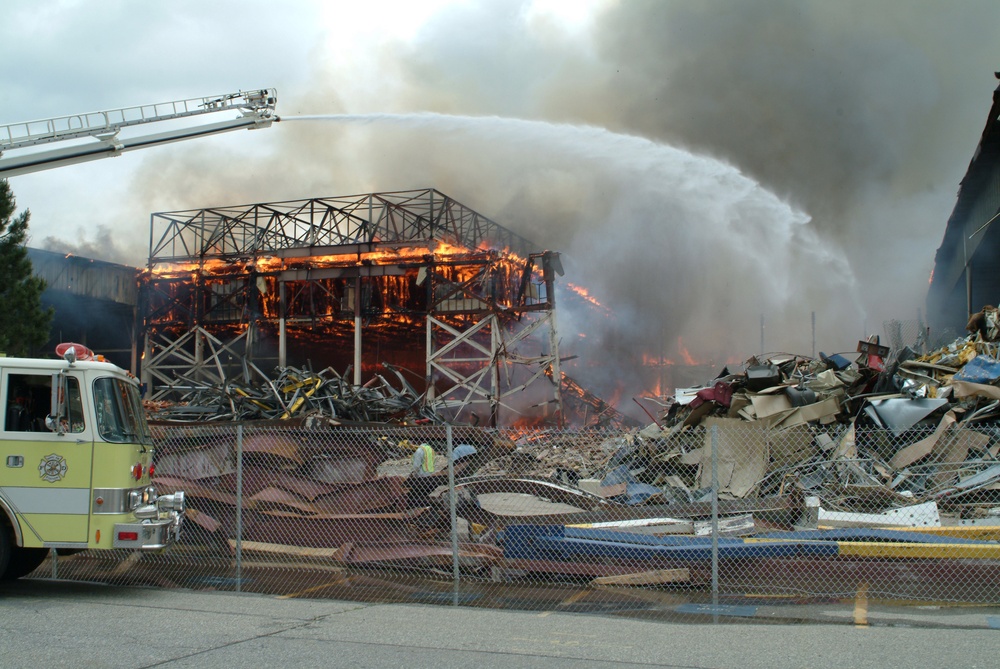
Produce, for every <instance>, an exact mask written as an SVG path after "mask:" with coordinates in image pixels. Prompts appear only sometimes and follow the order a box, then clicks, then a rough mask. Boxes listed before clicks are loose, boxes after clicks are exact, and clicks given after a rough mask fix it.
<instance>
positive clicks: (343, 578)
mask: <svg viewBox="0 0 1000 669" xmlns="http://www.w3.org/2000/svg"><path fill="white" fill-rule="evenodd" d="M349 579H350V577H349V576H340V577H338V578H336V579H334V580H332V581H330V582H328V583H323V584H322V585H314V586H313V587H311V588H306V589H305V590H299V591H298V592H293V593H292V594H290V595H281V596H279V597H278V599H294V598H296V597H301V596H302V595H305V594H308V593H310V592H315V591H317V590H323V589H325V588H332V587H333V586H335V585H340V584H341V583H343V582H344V581H347V580H349Z"/></svg>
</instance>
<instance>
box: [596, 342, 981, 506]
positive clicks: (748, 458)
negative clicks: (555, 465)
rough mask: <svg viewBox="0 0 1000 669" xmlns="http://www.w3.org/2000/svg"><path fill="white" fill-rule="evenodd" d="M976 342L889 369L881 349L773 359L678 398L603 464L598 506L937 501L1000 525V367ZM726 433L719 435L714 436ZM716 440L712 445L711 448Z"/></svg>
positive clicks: (899, 357)
mask: <svg viewBox="0 0 1000 669" xmlns="http://www.w3.org/2000/svg"><path fill="white" fill-rule="evenodd" d="M996 349H997V345H996V344H993V343H991V342H988V341H985V340H983V338H982V337H981V336H970V337H969V338H966V339H959V340H957V341H955V342H952V343H951V344H949V345H947V346H944V347H942V348H941V349H939V350H935V351H932V352H931V353H929V354H926V355H923V356H918V355H916V354H915V352H914V351H912V350H911V349H909V348H904V349H902V350H900V351H899V352H897V353H896V355H894V356H893V357H892V358H891V360H889V361H888V362H887V361H886V360H887V357H888V354H889V350H888V349H887V348H886V347H883V346H879V345H878V343H877V341H868V342H859V346H858V353H859V356H858V357H857V359H856V360H854V361H851V360H849V359H847V358H845V357H844V356H843V355H841V354H836V355H829V356H827V355H824V354H820V357H819V358H808V357H803V356H794V355H787V354H777V355H771V356H767V357H761V358H753V359H751V360H749V361H748V363H747V365H746V369H745V371H744V372H742V373H736V374H733V373H730V372H729V371H728V370H723V372H722V373H721V374H720V375H719V376H718V377H717V378H715V379H713V380H712V381H711V382H710V383H708V384H705V385H704V386H701V387H697V388H688V389H681V390H678V392H677V393H676V396H675V397H674V398H672V399H671V401H670V402H668V404H667V407H666V409H665V411H664V413H663V416H662V420H661V421H660V422H659V423H657V424H653V425H650V426H648V427H647V428H645V429H643V430H641V431H638V432H636V433H634V434H632V435H630V437H629V443H627V444H625V445H624V446H623V447H622V448H621V449H619V451H618V452H617V453H615V454H614V456H612V457H611V458H610V460H609V461H608V462H607V463H606V466H605V468H604V471H603V472H602V474H601V476H602V480H601V482H600V483H601V485H600V489H601V491H602V494H604V495H606V496H609V497H612V498H614V499H619V500H621V501H626V502H628V503H631V504H640V503H649V502H650V501H654V502H658V503H662V502H667V503H669V502H672V501H685V502H687V501H695V500H698V499H703V498H704V496H705V494H706V490H708V489H709V488H710V486H711V466H710V465H711V459H712V458H711V456H712V451H713V446H712V444H713V439H715V442H714V443H715V448H717V459H716V466H717V476H718V477H719V485H720V495H721V496H723V497H728V498H744V497H767V496H770V495H779V494H782V493H785V492H787V491H789V490H791V489H795V490H799V491H801V492H802V493H803V494H804V495H805V496H808V497H816V498H818V499H819V500H820V501H821V503H822V505H823V506H824V507H825V508H828V509H831V510H836V511H843V512H857V513H869V512H873V511H884V510H886V509H889V508H892V507H899V506H903V505H907V504H915V503H919V502H928V501H933V502H935V503H936V504H937V505H940V506H942V507H943V508H946V509H947V510H949V511H951V512H953V513H955V514H956V515H957V516H958V517H960V518H968V519H971V518H977V517H985V516H997V515H998V514H1000V508H998V506H1000V494H998V490H1000V459H998V455H1000V424H998V419H1000V361H998V360H997V359H996V357H994V356H995V354H996ZM713 427H714V428H718V429H717V430H715V431H713V430H712V429H711V428H713ZM713 435H714V436H713Z"/></svg>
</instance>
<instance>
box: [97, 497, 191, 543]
mask: <svg viewBox="0 0 1000 669" xmlns="http://www.w3.org/2000/svg"><path fill="white" fill-rule="evenodd" d="M134 513H135V516H136V518H139V519H140V520H137V521H136V522H134V523H115V529H114V538H113V539H112V542H111V546H112V548H131V549H133V550H136V549H138V550H156V549H160V548H166V547H167V546H169V545H170V544H172V543H174V542H175V541H177V540H178V539H180V536H181V523H183V522H184V493H183V492H175V493H174V494H172V495H161V496H159V497H157V498H156V501H155V503H153V504H148V505H145V506H142V507H139V508H138V509H135V511H134Z"/></svg>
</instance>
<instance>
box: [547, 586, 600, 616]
mask: <svg viewBox="0 0 1000 669" xmlns="http://www.w3.org/2000/svg"><path fill="white" fill-rule="evenodd" d="M590 593H591V591H590V590H581V591H579V592H576V593H573V594H572V595H570V596H569V597H567V598H566V599H564V600H562V601H561V602H559V603H558V604H556V608H557V609H558V608H559V607H560V606H569V605H570V604H573V603H575V602H578V601H580V600H581V599H583V598H584V597H586V596H587V595H589V594H590ZM548 615H552V611H542V612H541V613H539V614H538V617H539V618H544V617H545V616H548Z"/></svg>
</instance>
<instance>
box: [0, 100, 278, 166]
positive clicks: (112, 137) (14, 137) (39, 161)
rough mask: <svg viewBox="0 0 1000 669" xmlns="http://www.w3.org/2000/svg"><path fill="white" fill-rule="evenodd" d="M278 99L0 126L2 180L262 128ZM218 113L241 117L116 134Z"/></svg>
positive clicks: (175, 104) (168, 105) (188, 103)
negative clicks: (48, 146) (11, 153)
mask: <svg viewBox="0 0 1000 669" xmlns="http://www.w3.org/2000/svg"><path fill="white" fill-rule="evenodd" d="M277 99H278V96H277V92H276V91H275V90H274V89H273V88H263V89H258V90H254V91H239V92H236V93H227V94H224V95H214V96H209V97H203V98H190V99H187V100H175V101H172V102H161V103H157V104H152V105H141V106H138V107H124V108H122V109H111V110H107V111H99V112H88V113H85V114H73V115H70V116H59V117H55V118H49V119H42V120H39V121H26V122H20V123H11V124H8V125H0V178H6V177H9V176H16V175H18V174H27V173H29V172H36V171H38V170H43V169H48V168H50V167H58V166H61V165H70V164H73V163H78V162H84V161H87V160H95V159H97V158H104V157H109V156H117V155H120V154H121V153H122V152H124V151H131V150H133V149H139V148H145V147H148V146H155V145H158V144H165V143H168V142H176V141H180V140H182V139H190V138H192V137H202V136H205V135H214V134H217V133H220V132H227V131H230V130H239V129H241V128H247V129H255V128H266V127H268V126H270V125H271V123H272V122H273V121H277V120H279V119H278V117H277V116H276V115H275V113H274V111H275V105H276V104H277ZM221 111H236V112H238V113H239V114H240V115H239V116H238V117H237V118H235V119H232V120H229V121H220V122H218V123H210V124H203V125H195V126H190V127H186V128H180V129H174V130H170V131H166V132H162V133H158V134H154V135H145V136H142V137H132V138H120V137H119V136H118V135H119V132H120V131H121V129H122V128H127V127H130V126H136V125H141V124H146V123H158V122H163V121H174V120H178V119H184V118H189V117H192V116H200V115H203V114H212V113H215V112H221ZM90 137H92V138H94V139H96V140H98V141H97V142H96V143H83V144H78V145H75V146H72V147H68V148H62V149H54V150H49V151H36V152H33V153H28V154H25V155H20V156H10V157H7V156H4V153H5V152H8V151H13V150H16V149H25V148H29V147H34V146H39V145H41V144H47V143H50V142H60V141H69V140H77V139H86V138H90Z"/></svg>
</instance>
